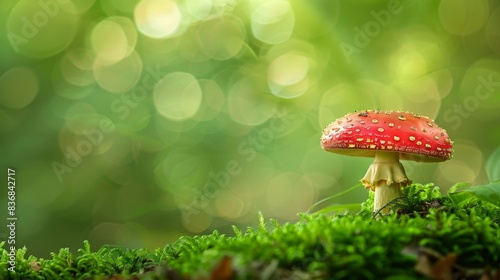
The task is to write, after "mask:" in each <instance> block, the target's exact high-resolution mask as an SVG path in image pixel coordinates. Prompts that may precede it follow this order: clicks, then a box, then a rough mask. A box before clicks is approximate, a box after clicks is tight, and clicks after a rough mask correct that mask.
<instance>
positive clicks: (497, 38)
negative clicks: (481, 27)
mask: <svg viewBox="0 0 500 280" xmlns="http://www.w3.org/2000/svg"><path fill="white" fill-rule="evenodd" d="M499 26H500V7H499V8H497V9H496V10H495V11H494V12H493V13H492V15H491V16H490V19H489V21H488V25H487V27H486V39H487V40H488V43H489V45H490V48H491V49H492V50H493V51H494V52H495V53H496V54H497V55H500V28H498V27H499Z"/></svg>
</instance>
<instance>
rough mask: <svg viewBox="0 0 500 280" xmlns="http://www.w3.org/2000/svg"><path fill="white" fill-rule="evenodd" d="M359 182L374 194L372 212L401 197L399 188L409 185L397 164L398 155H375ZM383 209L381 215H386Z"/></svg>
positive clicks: (390, 153)
mask: <svg viewBox="0 0 500 280" xmlns="http://www.w3.org/2000/svg"><path fill="white" fill-rule="evenodd" d="M361 182H362V183H363V185H364V186H365V188H367V189H371V190H373V191H374V192H375V197H374V201H373V211H374V212H376V211H378V210H379V209H380V208H382V207H384V205H386V204H387V203H389V202H390V201H392V200H393V199H395V198H397V197H400V196H401V195H402V193H401V188H402V187H405V186H407V185H409V184H411V181H410V180H409V179H408V178H407V176H406V173H405V170H404V167H403V165H402V164H401V163H400V162H399V153H397V152H382V151H377V152H376V153H375V160H374V161H373V163H372V164H371V165H370V167H369V168H368V170H367V171H366V174H365V176H364V177H363V179H361ZM388 212H389V208H385V209H383V210H382V211H381V213H388Z"/></svg>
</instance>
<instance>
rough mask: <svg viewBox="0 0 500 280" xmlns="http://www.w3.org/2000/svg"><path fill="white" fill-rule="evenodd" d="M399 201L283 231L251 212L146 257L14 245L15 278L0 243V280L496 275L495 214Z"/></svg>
mask: <svg viewBox="0 0 500 280" xmlns="http://www.w3.org/2000/svg"><path fill="white" fill-rule="evenodd" d="M404 194H405V198H404V199H403V198H401V199H397V200H395V201H393V202H391V203H390V204H389V205H388V206H387V207H389V208H391V214H389V215H386V216H377V217H376V218H374V217H373V214H372V212H371V209H373V205H372V203H373V198H372V197H369V198H368V200H367V201H366V202H364V203H363V204H362V207H361V211H360V212H359V213H357V214H354V215H338V214H337V215H334V214H324V213H322V214H302V215H301V219H300V221H299V222H296V223H286V224H283V225H280V224H278V223H277V222H276V221H274V220H271V221H270V225H267V224H266V223H265V219H264V218H263V217H262V215H260V216H259V219H260V220H259V221H260V224H259V226H258V228H257V229H253V228H248V229H247V230H246V231H244V232H242V231H241V230H239V229H237V228H234V231H235V235H234V236H226V235H222V234H219V233H218V232H214V233H212V234H209V235H203V236H195V237H182V238H180V239H179V240H178V241H177V242H175V243H174V244H169V245H167V246H166V247H165V248H163V249H157V250H155V251H148V250H127V249H123V248H108V247H103V248H100V249H99V250H97V251H95V252H93V251H92V250H91V248H90V244H89V242H87V241H85V242H84V246H83V248H82V249H79V250H78V252H77V254H76V255H73V254H71V252H70V251H69V250H68V249H61V250H60V251H59V252H58V253H53V254H52V255H51V258H50V259H38V258H36V257H34V256H26V248H22V249H18V250H17V255H16V258H17V259H16V272H15V273H11V272H9V271H8V270H7V266H8V263H7V262H8V260H9V256H8V251H7V250H6V249H7V247H8V246H7V245H6V244H5V243H1V247H2V248H3V249H2V255H1V258H0V278H1V279H9V278H10V279H54V278H83V279H84V278H91V277H98V278H99V277H101V278H102V279H106V278H108V276H110V275H116V274H119V275H121V276H123V278H124V279H127V278H131V279H137V278H140V279H182V278H197V277H207V278H208V279H232V278H237V279H255V278H258V279H283V278H287V279H313V278H314V279H382V278H386V279H426V278H427V277H431V276H435V273H448V274H450V273H453V275H455V276H456V277H463V278H464V279H467V278H470V279H474V277H477V278H479V276H481V275H483V274H487V273H492V272H491V271H493V272H494V271H498V270H500V225H499V222H500V220H499V219H500V208H498V207H497V206H495V205H493V204H491V203H488V202H486V201H483V200H481V199H478V198H471V197H462V198H460V199H457V198H456V197H453V195H450V194H449V195H445V196H442V195H441V193H440V192H439V188H438V187H436V186H434V185H432V184H428V185H420V184H413V185H412V186H411V187H409V188H406V189H405V190H404ZM37 262H38V263H37ZM38 264H39V266H38ZM417 264H418V265H417ZM436 271H437V272H436ZM433 273H434V274H433ZM450 275H451V274H450ZM128 276H130V277H128ZM231 277H232V278H231Z"/></svg>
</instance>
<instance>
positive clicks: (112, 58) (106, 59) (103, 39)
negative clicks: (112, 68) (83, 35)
mask: <svg viewBox="0 0 500 280" xmlns="http://www.w3.org/2000/svg"><path fill="white" fill-rule="evenodd" d="M90 42H91V44H92V48H93V50H94V52H95V54H96V56H97V59H98V60H99V63H100V64H105V63H106V64H112V63H116V62H117V61H120V60H122V59H123V58H125V57H126V56H128V55H130V54H131V53H132V51H133V50H134V48H135V44H136V42H137V31H136V29H135V26H134V24H133V22H132V21H131V20H130V19H128V18H125V17H110V18H106V19H105V20H103V21H101V22H99V23H98V24H97V25H96V26H95V27H94V29H93V30H92V34H91V36H90Z"/></svg>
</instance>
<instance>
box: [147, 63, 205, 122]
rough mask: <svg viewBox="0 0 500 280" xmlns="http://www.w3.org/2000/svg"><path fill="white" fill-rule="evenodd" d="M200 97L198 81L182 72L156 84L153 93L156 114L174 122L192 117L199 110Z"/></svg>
mask: <svg viewBox="0 0 500 280" xmlns="http://www.w3.org/2000/svg"><path fill="white" fill-rule="evenodd" d="M202 97H203V95H202V91H201V87H200V84H199V83H198V80H197V79H196V78H195V77H194V76H193V75H191V74H190V73H184V72H174V73H170V74H168V75H166V76H165V77H163V78H162V79H161V80H160V81H159V82H158V83H157V84H156V86H155V88H154V91H153V99H154V103H155V106H156V110H157V111H158V113H160V114H161V115H163V116H164V117H166V118H168V119H171V120H176V121H181V120H185V119H188V118H191V117H192V116H194V115H195V114H196V112H197V111H198V109H199V108H200V104H201V100H202Z"/></svg>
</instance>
